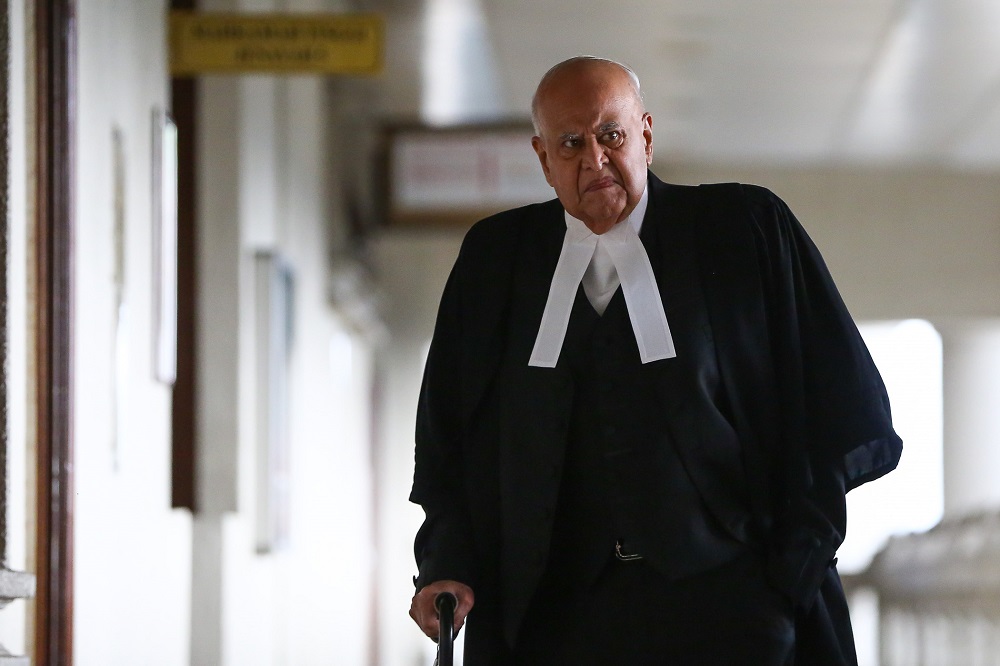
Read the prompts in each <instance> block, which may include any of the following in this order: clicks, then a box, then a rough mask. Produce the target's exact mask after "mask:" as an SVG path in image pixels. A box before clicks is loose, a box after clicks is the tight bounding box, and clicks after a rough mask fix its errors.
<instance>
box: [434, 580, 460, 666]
mask: <svg viewBox="0 0 1000 666" xmlns="http://www.w3.org/2000/svg"><path fill="white" fill-rule="evenodd" d="M457 605H458V599H456V598H455V595H454V594H452V593H451V592H442V593H441V594H439V595H437V596H436V597H435V598H434V607H435V608H436V609H437V612H438V625H439V627H438V650H437V659H435V660H434V666H453V664H454V659H455V607H456V606H457Z"/></svg>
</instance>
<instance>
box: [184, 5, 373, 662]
mask: <svg viewBox="0 0 1000 666" xmlns="http://www.w3.org/2000/svg"><path fill="white" fill-rule="evenodd" d="M279 4H280V5H281V6H280V7H279V6H278V5H279ZM292 4H294V5H295V6H294V7H289V6H288V5H292ZM314 4H316V3H306V2H298V3H276V2H275V3H271V2H223V1H219V2H209V3H205V4H204V6H203V9H205V10H219V11H235V10H261V9H265V10H266V9H272V10H279V9H280V10H303V9H320V7H318V6H315V7H314V6H312V5H314ZM329 4H330V3H324V4H323V7H322V9H324V10H333V9H335V7H331V6H329ZM200 86H201V89H200V93H201V102H200V104H201V110H200V123H201V124H200V132H201V136H202V139H203V141H202V144H201V145H200V146H199V178H200V180H199V192H200V200H199V205H200V209H199V216H200V224H201V225H202V229H201V234H200V237H199V239H200V243H201V248H200V253H201V255H200V259H199V267H200V270H201V276H202V277H201V279H202V289H201V299H202V300H201V303H200V313H201V321H202V329H201V332H200V338H199V344H200V348H201V350H202V361H201V365H200V368H199V370H200V372H201V379H200V386H199V393H200V400H201V401H202V402H201V405H200V411H201V414H202V416H203V418H202V423H201V426H200V427H201V430H200V433H199V447H200V451H199V456H200V457H199V465H200V466H201V469H202V470H203V471H204V474H203V475H202V476H201V477H200V478H199V481H198V484H199V488H198V492H199V500H200V502H201V505H202V506H203V507H204V510H203V511H202V512H200V513H199V514H198V515H197V516H196V518H195V538H194V562H195V564H194V578H195V583H194V587H193V606H194V612H193V616H192V632H193V633H192V635H193V641H192V646H191V663H193V664H211V665H212V666H227V665H234V666H235V665H238V666H253V665H254V664H260V665H261V666H272V665H281V664H295V665H299V664H302V665H309V664H317V665H318V664H364V663H368V660H369V656H370V654H371V642H372V639H371V638H370V632H371V629H372V626H371V619H370V618H371V613H372V604H373V591H374V587H375V580H374V566H375V549H374V533H373V522H374V519H373V512H374V502H375V497H374V494H373V486H372V458H371V400H370V397H371V394H372V390H373V388H372V381H373V379H372V366H373V348H372V343H371V342H370V341H369V340H368V339H367V338H366V337H365V336H364V335H363V334H361V333H359V332H357V331H355V330H354V329H353V324H354V322H353V321H351V320H349V319H348V318H345V317H342V316H341V315H339V314H338V313H337V312H335V311H334V310H333V308H332V307H331V306H330V305H329V291H328V290H329V284H328V280H329V261H330V258H331V252H332V250H334V249H337V248H335V247H334V243H333V242H332V241H331V238H340V237H341V236H342V234H341V233H339V232H338V229H339V228H340V227H341V226H342V225H344V224H345V215H344V211H343V209H344V200H345V196H344V195H343V194H342V192H341V191H340V190H339V188H338V185H339V183H341V182H343V180H344V178H343V177H342V176H341V174H340V173H338V172H337V171H336V168H337V165H338V164H339V163H340V159H339V158H340V155H338V153H337V150H338V147H339V146H338V143H337V141H336V140H335V136H336V134H337V133H340V132H344V131H350V129H349V128H347V129H345V127H344V126H343V124H338V123H337V121H336V115H337V113H338V109H337V108H330V107H328V106H327V104H328V100H327V98H326V97H325V94H324V90H325V89H324V81H323V79H322V78H321V77H312V76H301V77H280V78H278V77H268V76H242V77H235V76H205V77H203V78H202V79H201V83H200ZM331 127H332V129H331ZM260 249H269V250H272V251H275V252H277V253H279V254H280V255H281V256H282V257H283V258H284V259H285V260H286V261H287V262H288V263H289V265H290V266H291V269H292V271H293V273H294V276H295V297H294V298H295V307H294V341H293V348H292V356H291V360H290V365H289V391H290V412H289V430H288V432H289V437H290V452H289V455H290V460H291V467H290V470H291V477H290V488H291V510H290V519H291V522H290V532H289V544H288V547H287V548H286V549H284V550H280V551H277V552H273V553H269V554H258V553H257V552H256V548H255V540H254V534H255V529H256V514H255V506H256V499H257V494H258V492H259V490H260V489H259V488H258V487H257V485H256V479H257V465H258V459H257V450H256V441H255V438H256V425H255V424H256V419H255V413H256V406H255V402H254V398H255V391H256V383H257V382H258V381H259V379H258V378H257V377H256V376H255V373H254V359H255V353H256V346H257V344H258V341H256V340H255V339H254V327H253V323H254V308H255V305H256V298H255V294H254V291H253V288H254V287H253V281H252V276H253V274H252V261H253V254H254V252H256V251H257V250H260Z"/></svg>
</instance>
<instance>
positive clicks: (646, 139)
mask: <svg viewBox="0 0 1000 666" xmlns="http://www.w3.org/2000/svg"><path fill="white" fill-rule="evenodd" d="M642 140H643V143H644V145H645V151H646V166H649V165H650V164H652V163H653V116H651V115H649V114H648V113H644V114H642Z"/></svg>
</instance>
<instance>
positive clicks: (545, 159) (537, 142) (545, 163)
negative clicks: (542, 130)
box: [531, 136, 555, 187]
mask: <svg viewBox="0 0 1000 666" xmlns="http://www.w3.org/2000/svg"><path fill="white" fill-rule="evenodd" d="M531 147H532V148H534V149H535V154H536V155H538V163H539V164H541V165H542V173H544V174H545V182H546V183H548V184H549V186H550V187H555V185H552V177H551V176H550V175H549V154H548V153H547V152H546V151H545V143H544V142H543V141H542V137H540V136H533V137H531Z"/></svg>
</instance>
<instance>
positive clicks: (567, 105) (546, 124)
mask: <svg viewBox="0 0 1000 666" xmlns="http://www.w3.org/2000/svg"><path fill="white" fill-rule="evenodd" d="M641 116H642V108H641V106H640V105H638V104H637V103H636V98H635V96H634V95H633V94H632V93H631V90H630V89H629V87H628V86H627V85H626V86H607V85H602V86H592V87H578V86H573V85H565V86H558V87H553V88H550V89H549V90H547V91H545V94H544V95H543V96H542V97H540V98H539V103H538V105H537V109H536V122H537V124H538V125H539V128H538V129H539V130H541V129H542V128H544V130H545V132H546V133H547V134H549V133H556V134H563V133H567V132H571V133H576V134H578V133H581V132H589V131H594V132H599V131H601V130H606V129H608V128H611V127H615V126H618V127H621V126H624V125H626V124H629V123H631V122H634V121H638V120H639V119H640V118H641Z"/></svg>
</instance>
